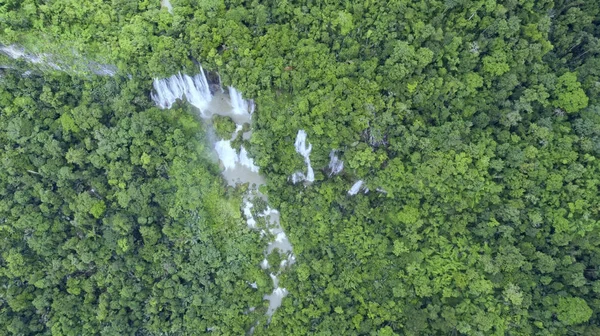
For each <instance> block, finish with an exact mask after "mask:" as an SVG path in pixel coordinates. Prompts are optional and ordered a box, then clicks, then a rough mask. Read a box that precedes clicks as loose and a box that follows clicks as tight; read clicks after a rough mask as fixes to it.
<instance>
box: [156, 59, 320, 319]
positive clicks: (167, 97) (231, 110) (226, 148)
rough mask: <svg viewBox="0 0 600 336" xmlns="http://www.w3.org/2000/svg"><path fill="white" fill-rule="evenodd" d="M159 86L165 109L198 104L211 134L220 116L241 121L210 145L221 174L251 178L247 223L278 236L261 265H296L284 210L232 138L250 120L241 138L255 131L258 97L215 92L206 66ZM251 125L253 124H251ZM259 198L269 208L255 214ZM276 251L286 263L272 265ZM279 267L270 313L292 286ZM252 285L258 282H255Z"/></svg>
mask: <svg viewBox="0 0 600 336" xmlns="http://www.w3.org/2000/svg"><path fill="white" fill-rule="evenodd" d="M154 90H155V92H153V93H152V99H153V100H154V101H155V103H156V104H157V105H158V106H159V107H161V108H170V107H171V106H172V104H173V103H174V102H175V101H176V100H177V99H185V100H187V101H188V102H189V103H190V104H192V105H193V106H195V107H196V108H197V109H198V110H199V114H200V116H201V117H202V118H203V119H204V120H205V121H206V122H205V123H206V125H207V127H208V128H209V129H208V131H209V132H210V133H214V129H213V125H212V118H213V116H215V115H219V116H224V117H229V118H231V120H232V121H233V122H234V123H235V124H236V129H235V131H234V132H233V134H231V136H230V137H229V138H228V139H214V140H213V141H212V143H211V145H212V147H213V148H214V151H215V154H216V155H217V157H218V158H219V160H220V164H221V166H222V176H223V178H224V179H225V181H227V183H228V184H229V185H230V186H236V185H241V184H246V183H247V184H248V186H249V187H248V192H247V194H246V195H245V196H244V207H243V209H241V211H242V212H243V214H244V216H245V218H246V222H247V225H248V226H249V227H251V228H253V229H256V230H260V231H261V234H262V235H267V234H269V235H270V236H271V237H273V240H272V241H271V242H269V244H268V245H267V246H265V259H264V260H263V262H262V263H261V265H260V266H259V265H257V267H261V268H262V269H267V268H269V266H273V267H271V269H279V270H281V269H283V267H284V266H289V265H291V264H293V263H294V261H295V257H294V254H293V248H292V245H291V243H290V241H289V240H288V238H287V235H286V234H285V232H284V230H283V228H282V227H281V225H280V223H279V212H278V211H277V210H276V209H272V208H271V207H270V206H269V200H268V197H267V196H266V195H264V194H262V193H261V192H260V190H259V188H260V186H262V185H264V184H265V179H264V177H263V176H262V175H261V174H260V171H259V167H258V166H256V165H255V164H254V161H253V159H252V158H251V157H249V155H248V152H247V150H246V148H244V147H243V146H242V147H241V148H239V150H238V149H235V148H233V146H232V141H233V140H234V139H236V138H237V137H238V136H239V133H240V132H244V125H245V124H248V125H249V126H250V128H249V130H247V131H245V132H244V133H243V134H242V137H243V138H244V139H249V138H250V136H251V135H252V113H253V112H254V102H253V101H252V100H245V99H243V98H242V95H241V93H240V92H238V91H237V90H236V89H235V88H232V87H229V88H228V90H217V91H216V92H214V93H211V92H210V89H209V85H208V81H207V79H206V76H205V74H204V71H203V70H202V69H200V73H199V74H198V75H196V76H193V77H191V76H187V75H181V74H179V75H174V76H171V77H169V78H165V79H156V80H155V81H154ZM246 129H248V127H247V126H246ZM308 151H310V149H309V150H308ZM259 203H260V205H261V206H262V208H264V210H262V211H260V212H259V213H256V211H253V208H254V207H255V206H259ZM265 204H266V206H265ZM262 208H261V209H262ZM253 213H254V215H253ZM257 221H261V222H263V223H264V226H263V225H261V226H259V225H257ZM275 250H278V252H279V253H280V255H282V256H283V257H284V260H283V261H282V262H281V265H269V264H268V261H267V258H266V257H267V256H268V255H269V254H270V253H272V252H274V251H275ZM279 266H281V267H279ZM279 272H280V271H278V272H277V273H270V276H271V279H272V280H273V291H272V292H271V294H268V295H265V296H264V299H265V300H268V301H269V308H268V310H267V315H268V316H269V317H270V316H271V315H273V313H274V312H275V310H276V309H277V308H278V307H279V306H281V302H282V300H283V298H284V297H285V296H286V295H287V290H286V289H285V288H282V287H280V286H279V278H278V276H279ZM249 285H250V286H253V287H254V286H256V285H255V284H249Z"/></svg>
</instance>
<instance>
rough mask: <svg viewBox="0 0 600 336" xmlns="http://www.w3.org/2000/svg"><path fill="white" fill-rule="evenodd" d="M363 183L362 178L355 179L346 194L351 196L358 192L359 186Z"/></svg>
mask: <svg viewBox="0 0 600 336" xmlns="http://www.w3.org/2000/svg"><path fill="white" fill-rule="evenodd" d="M362 185H363V180H358V181H356V183H354V184H353V185H352V188H350V190H348V195H350V196H353V195H356V194H358V192H359V191H360V187H362Z"/></svg>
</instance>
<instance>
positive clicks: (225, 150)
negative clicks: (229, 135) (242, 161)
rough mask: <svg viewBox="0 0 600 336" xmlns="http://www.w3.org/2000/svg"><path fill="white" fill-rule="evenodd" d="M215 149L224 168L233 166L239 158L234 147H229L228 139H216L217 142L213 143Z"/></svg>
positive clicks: (232, 167)
mask: <svg viewBox="0 0 600 336" xmlns="http://www.w3.org/2000/svg"><path fill="white" fill-rule="evenodd" d="M215 150H216V151H217V155H218V156H219V159H220V160H221V162H222V163H223V166H224V167H225V169H226V170H227V169H234V168H235V166H236V163H237V162H238V161H239V159H238V156H237V153H236V152H235V149H233V148H232V147H231V141H230V140H220V141H217V143H215Z"/></svg>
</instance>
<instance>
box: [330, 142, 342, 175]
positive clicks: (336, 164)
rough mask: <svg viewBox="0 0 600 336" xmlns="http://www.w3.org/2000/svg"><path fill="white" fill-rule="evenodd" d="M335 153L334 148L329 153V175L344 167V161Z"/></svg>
mask: <svg viewBox="0 0 600 336" xmlns="http://www.w3.org/2000/svg"><path fill="white" fill-rule="evenodd" d="M336 154H337V152H336V150H335V149H333V150H332V151H331V152H330V153H329V170H330V173H329V176H331V175H337V174H339V173H340V172H341V171H342V170H343V169H344V161H342V160H340V159H339V158H338V157H337V155H336Z"/></svg>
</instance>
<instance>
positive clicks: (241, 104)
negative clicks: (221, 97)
mask: <svg viewBox="0 0 600 336" xmlns="http://www.w3.org/2000/svg"><path fill="white" fill-rule="evenodd" d="M229 99H230V100H231V107H233V113H234V114H247V113H250V106H249V105H250V104H249V103H248V102H247V101H245V100H244V98H243V97H242V93H241V92H239V91H238V90H236V89H235V88H234V87H232V86H230V87H229Z"/></svg>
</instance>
